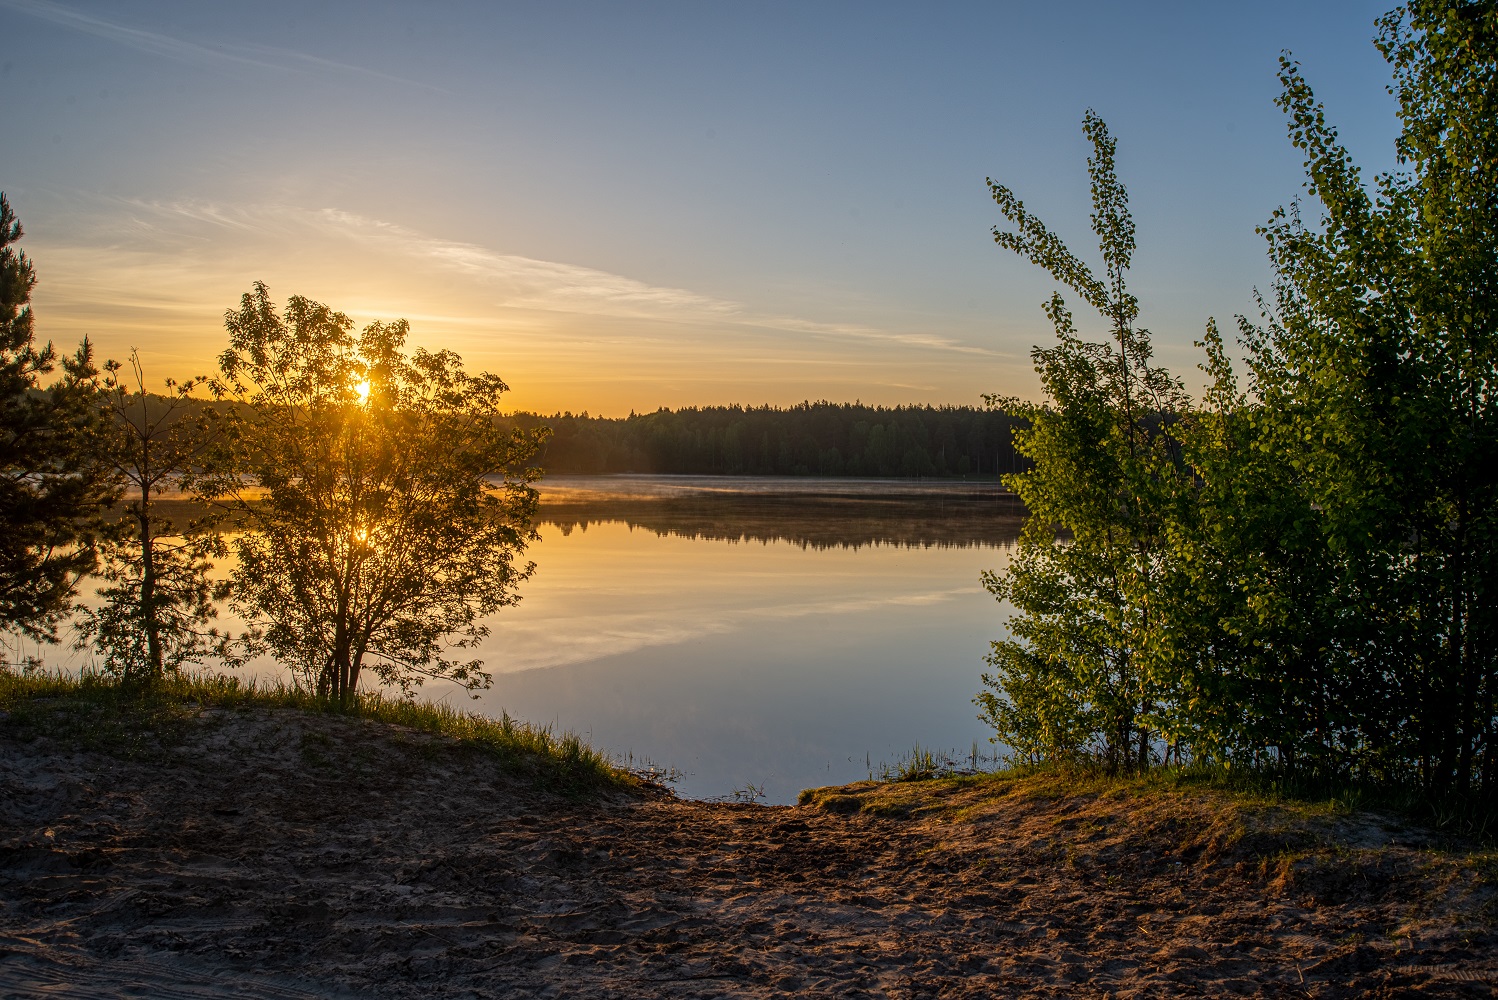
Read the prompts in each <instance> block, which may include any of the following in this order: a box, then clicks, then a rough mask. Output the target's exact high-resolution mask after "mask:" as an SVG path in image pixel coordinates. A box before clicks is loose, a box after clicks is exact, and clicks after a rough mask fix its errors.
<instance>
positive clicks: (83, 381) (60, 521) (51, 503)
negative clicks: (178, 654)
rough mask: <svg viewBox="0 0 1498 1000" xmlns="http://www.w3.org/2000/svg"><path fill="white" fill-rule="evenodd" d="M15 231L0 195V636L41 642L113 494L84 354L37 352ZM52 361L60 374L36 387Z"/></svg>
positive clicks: (65, 604)
mask: <svg viewBox="0 0 1498 1000" xmlns="http://www.w3.org/2000/svg"><path fill="white" fill-rule="evenodd" d="M22 235H23V231H22V229H21V224H20V222H18V221H17V220H16V217H15V215H14V213H12V211H11V207H10V203H9V202H8V201H7V200H6V198H5V196H4V195H3V194H0V630H9V631H15V632H19V633H21V634H23V635H27V636H30V637H32V638H37V639H44V640H50V639H53V638H55V636H56V627H57V624H58V622H59V621H61V620H62V619H63V618H64V617H66V615H67V613H68V611H69V610H70V609H71V606H72V599H73V596H74V594H75V593H76V590H77V584H78V581H79V579H80V578H81V577H82V576H83V575H85V574H86V573H88V572H89V571H90V570H91V569H93V567H94V565H95V550H94V545H93V541H94V537H95V530H96V529H97V527H98V515H99V513H100V512H101V510H102V509H103V508H104V507H105V506H106V505H107V504H108V503H109V502H111V501H112V499H113V497H114V496H115V495H117V494H116V493H115V490H114V483H113V479H112V475H111V470H110V469H108V467H107V466H105V465H104V464H102V463H100V462H99V461H98V460H97V456H98V445H99V433H100V426H101V420H100V415H99V412H98V409H97V407H96V406H95V405H94V400H95V395H96V392H97V388H98V386H97V377H98V372H97V371H96V370H95V368H94V366H93V349H92V347H91V345H90V344H89V342H88V341H87V340H85V341H84V342H83V343H82V344H81V345H80V346H79V348H78V351H77V352H76V353H75V354H74V355H72V356H71V357H64V358H59V357H58V355H57V352H56V350H55V349H54V348H53V346H52V345H51V344H50V343H49V344H47V345H46V346H44V347H38V346H37V344H36V336H35V330H34V325H35V324H34V318H33V316H32V312H31V305H30V301H31V290H32V288H34V287H35V285H36V272H35V270H34V269H33V267H32V264H31V260H30V259H29V258H28V257H27V256H26V254H25V253H24V252H22V251H21V249H20V248H19V247H18V246H16V242H17V241H18V240H20V239H21V237H22ZM59 364H60V365H61V367H62V376H61V378H59V379H57V380H56V381H55V382H53V383H51V384H50V385H47V386H45V387H43V386H42V378H43V377H44V376H47V375H50V374H52V373H53V371H54V370H55V369H56V368H57V366H58V365H59Z"/></svg>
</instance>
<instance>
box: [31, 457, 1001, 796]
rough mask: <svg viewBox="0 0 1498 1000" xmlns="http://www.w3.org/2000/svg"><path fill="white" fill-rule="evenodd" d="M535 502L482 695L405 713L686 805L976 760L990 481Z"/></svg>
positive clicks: (268, 666)
mask: <svg viewBox="0 0 1498 1000" xmlns="http://www.w3.org/2000/svg"><path fill="white" fill-rule="evenodd" d="M541 492H542V505H541V513H540V517H539V523H538V528H539V531H540V535H541V539H540V541H539V542H537V543H535V544H533V545H532V547H531V548H530V549H529V551H528V553H527V554H528V556H529V558H530V559H532V560H534V561H535V563H536V571H535V574H534V576H532V577H531V578H530V579H529V580H527V581H526V582H525V583H523V584H522V585H521V588H520V593H521V595H522V600H521V602H520V604H519V605H517V606H515V607H511V608H506V609H505V610H504V611H502V612H501V613H500V614H498V615H496V616H494V618H493V619H492V620H491V621H490V622H489V624H490V626H491V627H492V629H493V632H492V634H491V635H490V636H489V638H488V639H487V640H486V641H485V643H484V644H483V645H482V646H481V647H480V648H479V649H478V650H477V653H476V655H477V656H479V657H480V658H481V659H483V660H484V661H485V669H487V670H489V671H490V672H492V673H493V675H494V686H493V687H492V688H491V689H490V690H487V691H483V692H480V693H479V697H478V698H477V699H476V700H469V698H468V696H467V695H466V694H465V693H464V692H463V691H461V690H460V689H458V688H457V687H456V686H455V685H452V684H446V683H428V684H427V685H426V686H425V687H424V688H423V689H422V690H421V695H422V696H423V697H428V698H432V699H434V700H440V701H446V702H448V703H449V704H452V705H455V706H466V707H467V708H469V709H472V710H477V711H480V712H483V713H486V714H491V715H496V716H497V715H498V714H499V713H500V712H501V711H507V712H509V713H510V714H511V715H512V716H515V717H516V718H519V719H524V720H526V721H529V722H534V723H538V724H542V725H552V726H554V727H555V728H556V729H558V730H567V729H570V730H573V731H575V732H578V733H580V734H582V735H583V736H585V737H586V738H587V739H588V740H589V742H591V743H592V744H594V745H595V746H598V747H600V748H602V749H605V750H607V751H609V752H611V753H613V754H615V755H617V756H619V757H620V758H622V759H624V760H626V761H631V760H632V761H633V763H634V764H635V765H637V766H638V765H642V764H645V763H647V762H649V763H655V764H658V765H661V766H664V767H670V768H675V769H677V770H679V771H680V772H681V777H680V779H679V780H678V781H677V782H676V783H675V785H674V787H675V788H676V789H677V791H678V792H680V793H681V794H683V795H687V796H694V797H716V796H729V795H731V794H732V793H734V792H735V791H747V790H749V789H751V787H752V789H754V790H755V792H762V793H763V794H762V795H757V796H756V797H758V798H759V800H760V801H767V802H774V803H781V802H793V801H795V798H796V794H797V793H798V792H799V791H800V790H801V789H803V788H808V787H811V786H815V785H826V784H835V783H843V782H847V781H854V780H858V779H862V778H866V777H868V775H869V772H870V770H871V769H873V770H874V771H876V772H877V771H878V768H879V765H880V764H881V763H889V764H894V763H895V762H897V761H898V760H899V759H900V758H901V757H902V756H903V755H907V754H909V752H910V751H911V749H912V747H913V746H914V745H915V744H917V743H918V744H920V746H922V747H924V748H927V749H932V750H940V751H949V752H955V753H956V754H958V755H961V756H964V757H966V756H967V755H968V754H969V753H970V752H971V751H972V749H973V746H974V744H975V743H976V744H977V745H978V748H979V750H980V751H981V752H983V753H989V754H991V753H992V752H993V747H992V746H991V745H990V744H988V742H987V740H988V737H989V735H990V731H989V730H988V728H987V727H985V726H984V725H982V724H981V723H980V722H979V721H978V719H977V714H976V713H977V710H976V708H975V707H974V706H973V704H972V698H973V696H974V695H975V694H977V692H978V691H979V690H980V689H981V686H982V685H981V682H980V680H979V674H981V673H982V671H983V669H984V663H983V656H984V654H985V653H986V652H987V651H988V644H989V641H990V640H992V639H994V638H996V637H998V636H1000V635H1002V634H1003V631H1004V630H1003V622H1004V618H1005V615H1004V610H1005V609H1004V608H1001V607H1000V606H999V605H998V604H996V603H995V602H994V600H993V598H992V596H991V595H989V594H988V593H987V592H986V591H984V590H983V588H982V586H981V584H980V582H979V574H980V573H981V572H982V571H983V570H985V569H998V568H1000V567H1002V566H1004V565H1005V563H1006V561H1007V560H1008V558H1009V554H1010V551H1011V549H1012V547H1013V544H1014V541H1015V539H1016V538H1017V536H1018V534H1019V528H1020V524H1021V517H1020V511H1019V509H1018V507H1017V505H1016V503H1015V501H1014V498H1013V497H1012V496H1009V495H1007V494H1003V493H1001V492H1000V491H999V489H998V487H997V486H996V485H995V484H994V483H992V482H988V483H972V482H951V481H925V482H913V481H899V480H896V481H891V480H849V479H807V478H792V479H775V478H764V477H753V478H749V477H744V478H739V477H687V476H589V477H581V476H580V477H556V478H550V479H547V480H546V481H545V482H543V483H542V484H541ZM179 513H180V512H179ZM227 570H228V566H221V567H220V569H219V571H220V572H221V573H223V572H227ZM84 591H85V593H84V600H85V601H88V602H90V603H92V602H94V601H96V600H97V598H96V597H94V595H93V594H92V593H91V588H89V587H87V586H85V588H84ZM222 624H224V625H227V626H229V627H230V628H232V629H234V630H236V631H237V630H239V629H241V628H242V627H243V623H241V622H239V621H238V620H237V619H236V618H235V617H234V616H232V615H228V614H226V615H225V616H224V618H223V619H222ZM31 652H32V651H31V650H30V649H18V650H16V651H13V655H15V656H16V658H19V657H20V656H22V655H27V654H30V653H31ZM35 654H36V655H42V656H44V657H45V658H46V659H47V661H48V662H50V663H52V664H54V665H57V666H61V667H63V668H64V669H76V668H78V667H80V666H83V665H85V664H86V663H87V662H88V661H89V659H90V655H89V654H80V653H76V652H73V651H71V650H68V649H67V648H66V647H65V646H64V647H56V646H54V647H46V648H38V649H37V650H36V651H35ZM247 673H248V674H249V675H251V676H261V677H269V678H285V677H286V676H287V675H286V671H285V670H284V669H282V668H280V667H279V666H276V665H275V664H272V663H269V662H266V661H261V662H258V663H256V664H254V665H253V666H252V667H251V668H249V670H248V671H247Z"/></svg>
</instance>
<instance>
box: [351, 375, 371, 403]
mask: <svg viewBox="0 0 1498 1000" xmlns="http://www.w3.org/2000/svg"><path fill="white" fill-rule="evenodd" d="M354 391H355V392H357V393H358V394H359V405H360V406H363V405H364V404H365V403H367V402H369V379H365V380H364V381H363V382H360V383H359V384H358V385H356V386H354Z"/></svg>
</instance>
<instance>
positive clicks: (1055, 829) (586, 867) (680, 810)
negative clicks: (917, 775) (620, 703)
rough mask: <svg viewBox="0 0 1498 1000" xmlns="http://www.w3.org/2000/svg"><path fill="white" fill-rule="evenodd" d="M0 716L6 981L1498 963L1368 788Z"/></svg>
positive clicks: (670, 979) (1211, 987)
mask: <svg viewBox="0 0 1498 1000" xmlns="http://www.w3.org/2000/svg"><path fill="white" fill-rule="evenodd" d="M23 738H24V739H23ZM0 744H3V751H4V752H3V755H0V851H3V857H4V858H5V864H4V865H3V866H0V991H19V992H22V993H23V994H24V993H25V992H27V991H28V990H30V991H33V992H36V991H40V990H42V989H43V988H46V989H57V988H66V989H71V990H73V994H74V995H98V996H103V995H108V992H109V990H108V987H110V986H111V984H112V985H113V986H114V987H118V986H119V985H120V984H121V983H124V982H126V981H128V982H130V983H134V984H136V985H137V986H139V987H140V988H142V989H145V990H146V991H147V992H151V991H153V990H154V991H155V992H156V993H157V994H158V995H172V996H194V997H196V996H202V997H219V996H224V997H227V996H231V995H233V996H245V997H262V996H263V997H270V996H275V997H282V998H287V997H293V998H295V997H311V996H343V995H347V996H366V997H402V998H404V997H417V996H422V997H449V996H451V997H459V996H463V997H471V996H475V995H477V996H485V997H487V996H509V995H527V996H569V997H581V998H593V997H605V996H619V995H629V996H645V997H698V996H722V995H725V994H732V995H735V996H747V997H761V996H764V997H770V996H784V995H790V994H795V995H802V996H870V997H876V996H877V997H906V996H913V995H933V996H935V995H939V996H943V997H980V996H981V997H986V996H994V995H1025V996H1057V997H1061V996H1068V997H1071V996H1125V995H1151V996H1153V995H1205V996H1216V995H1225V994H1237V995H1245V996H1285V995H1299V996H1305V995H1310V996H1316V997H1353V996H1367V995H1396V994H1397V995H1401V996H1404V995H1428V996H1481V995H1489V991H1490V987H1491V986H1492V984H1494V983H1498V931H1495V927H1494V917H1495V916H1498V886H1495V882H1498V877H1495V876H1498V866H1495V864H1494V855H1493V854H1492V852H1486V853H1484V852H1473V851H1471V850H1462V849H1455V848H1453V847H1451V846H1450V845H1443V844H1442V843H1441V842H1440V841H1439V840H1438V839H1436V838H1434V837H1433V835H1431V834H1430V833H1428V832H1426V831H1422V830H1419V829H1417V828H1413V827H1409V826H1407V825H1404V824H1401V823H1399V822H1397V821H1394V820H1392V819H1390V818H1389V817H1383V816H1378V815H1375V814H1365V813H1335V812H1331V811H1329V810H1326V809H1323V808H1318V807H1310V806H1302V805H1297V804H1294V803H1274V802H1266V801H1260V800H1254V799H1250V798H1246V797H1243V796H1230V795H1227V794H1225V793H1221V792H1212V791H1205V790H1203V791H1161V790H1159V789H1155V790H1151V789H1149V788H1146V787H1143V786H1138V785H1131V784H1130V783H1129V782H1126V781H1113V782H1109V781H1103V780H1096V781H1090V782H1089V781H1075V780H1067V779H1061V778H1058V777H1057V776H1055V775H1051V776H1045V775H1036V776H1029V777H1014V776H1007V777H1006V776H1003V775H999V776H990V777H976V778H957V779H944V780H933V781H926V782H912V783H898V784H878V783H869V782H861V783H857V784H854V785H849V786H842V787H840V788H829V789H816V790H809V791H808V792H807V793H805V794H804V795H803V804H802V805H799V806H754V805H735V804H715V803H709V802H701V801H686V800H680V799H676V798H675V797H673V796H672V795H670V794H669V793H667V792H663V791H661V790H659V789H656V788H650V787H637V788H635V789H633V790H631V789H630V788H629V787H628V786H620V787H617V788H614V789H607V788H605V789H601V790H600V791H598V792H595V793H589V794H583V795H577V794H574V795H570V796H569V795H561V794H556V793H551V792H546V791H544V790H541V789H539V788H538V787H537V786H536V785H535V784H534V783H533V782H532V781H531V780H529V779H527V778H525V777H524V776H523V775H517V773H516V772H514V771H513V769H507V768H505V767H501V766H499V765H498V763H497V760H496V758H495V757H494V756H493V755H491V754H486V753H484V752H482V751H481V750H480V749H478V748H475V747H473V746H465V745H463V744H461V743H459V742H457V741H454V740H452V739H450V738H448V737H446V736H443V735H442V734H440V733H431V732H423V731H420V730H415V729H410V728H408V727H402V726H398V725H392V724H389V723H382V722H375V721H373V720H367V719H358V718H350V717H347V716H330V715H323V714H316V713H309V712H305V711H301V710H297V709H288V708H282V709H275V708H264V707H255V706H248V707H242V708H239V709H235V708H207V709H202V710H201V711H198V712H196V714H191V715H190V717H188V718H186V720H185V721H184V723H183V725H182V727H181V728H180V729H179V730H177V731H176V732H175V735H173V737H172V739H171V740H165V741H163V740H158V739H156V738H154V737H152V736H150V735H149V734H147V735H144V736H142V737H141V738H140V739H139V740H136V741H134V742H129V743H126V744H122V745H121V746H119V747H115V748H114V749H111V750H108V751H107V752H106V750H103V749H98V748H95V749H88V748H87V746H86V745H83V744H80V743H78V742H77V741H76V740H69V739H59V738H53V737H49V736H46V735H37V734H36V733H35V732H32V731H25V732H23V731H22V730H21V729H20V728H19V727H18V726H17V725H16V719H15V717H14V716H12V717H9V718H6V719H3V720H0ZM1485 865H1486V866H1488V867H1484V866H1485ZM1489 868H1492V869H1493V870H1492V871H1489ZM1484 872H1486V873H1487V874H1483V873H1484ZM173 977H175V978H173ZM28 984H29V985H28ZM49 984H50V985H49ZM172 991H175V992H172Z"/></svg>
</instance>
